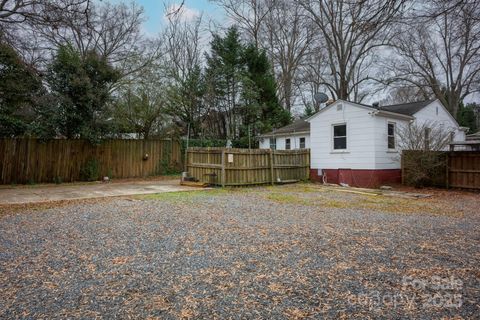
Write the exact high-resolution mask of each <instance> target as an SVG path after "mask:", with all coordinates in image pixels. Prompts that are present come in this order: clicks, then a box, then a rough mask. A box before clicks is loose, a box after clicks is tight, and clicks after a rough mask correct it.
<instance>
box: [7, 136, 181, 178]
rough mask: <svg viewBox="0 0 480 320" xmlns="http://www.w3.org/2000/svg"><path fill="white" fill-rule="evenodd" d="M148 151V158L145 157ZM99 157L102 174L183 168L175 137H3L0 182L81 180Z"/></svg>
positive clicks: (141, 174)
mask: <svg viewBox="0 0 480 320" xmlns="http://www.w3.org/2000/svg"><path fill="white" fill-rule="evenodd" d="M145 154H148V159H147V160H144V156H145ZM90 160H96V161H97V163H98V166H99V170H98V171H99V177H98V178H100V177H102V176H109V177H111V178H136V177H146V176H152V175H159V174H161V173H162V171H163V170H164V169H165V167H166V166H169V167H176V168H180V167H181V162H182V161H181V160H182V155H181V147H180V143H179V142H177V141H172V140H107V141H104V142H103V143H102V144H100V145H92V144H90V143H89V142H88V141H84V140H64V139H54V140H47V141H45V142H43V141H40V140H37V139H0V183H2V184H11V183H29V182H35V183H37V182H53V181H59V180H60V181H64V182H71V181H78V180H80V178H81V177H80V173H81V170H82V168H83V167H84V166H85V165H86V163H87V162H88V161H90Z"/></svg>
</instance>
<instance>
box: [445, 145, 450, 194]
mask: <svg viewBox="0 0 480 320" xmlns="http://www.w3.org/2000/svg"><path fill="white" fill-rule="evenodd" d="M449 159H450V152H447V153H446V156H445V175H446V180H447V181H445V182H446V183H445V187H446V188H447V189H448V188H449V187H450V168H449V165H450V163H449V162H450V161H449Z"/></svg>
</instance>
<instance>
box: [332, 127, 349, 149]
mask: <svg viewBox="0 0 480 320" xmlns="http://www.w3.org/2000/svg"><path fill="white" fill-rule="evenodd" d="M333 149H334V150H345V149H347V125H346V124H345V123H343V124H336V125H333Z"/></svg>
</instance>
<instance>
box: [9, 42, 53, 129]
mask: <svg viewBox="0 0 480 320" xmlns="http://www.w3.org/2000/svg"><path fill="white" fill-rule="evenodd" d="M44 93H45V90H44V88H43V85H42V81H41V79H40V77H39V76H38V75H37V74H36V72H35V71H34V70H33V69H32V68H30V67H29V66H27V65H26V64H25V63H24V62H23V61H22V59H21V58H20V56H19V55H18V54H17V53H16V52H15V50H14V49H13V48H12V47H10V46H9V45H8V44H6V43H4V42H0V136H1V137H15V136H21V135H24V134H26V133H27V132H28V130H29V125H30V123H31V121H32V120H33V119H34V113H33V110H34V107H35V104H36V103H38V100H39V97H41V96H42V95H43V94H44Z"/></svg>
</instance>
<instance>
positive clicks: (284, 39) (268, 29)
mask: <svg viewBox="0 0 480 320" xmlns="http://www.w3.org/2000/svg"><path fill="white" fill-rule="evenodd" d="M304 15H305V12H304V9H303V8H302V7H301V6H300V5H299V4H298V3H292V2H290V1H287V0H277V1H276V2H275V6H273V7H272V9H271V10H270V12H269V14H268V15H267V18H266V21H265V40H266V41H265V42H266V43H265V47H266V49H267V50H268V52H269V54H270V56H271V59H272V61H273V66H274V71H275V74H276V78H277V83H278V89H279V98H280V102H281V103H282V104H283V106H284V108H285V109H286V110H288V111H291V110H292V107H293V105H294V103H295V99H296V98H297V97H298V96H299V94H295V89H296V87H298V85H299V83H298V80H299V68H300V66H301V65H302V63H303V62H304V59H305V57H306V56H307V54H308V53H309V49H310V45H311V44H312V41H313V39H314V34H315V32H316V28H315V25H313V24H312V23H311V22H310V21H309V20H307V19H305V17H304Z"/></svg>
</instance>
